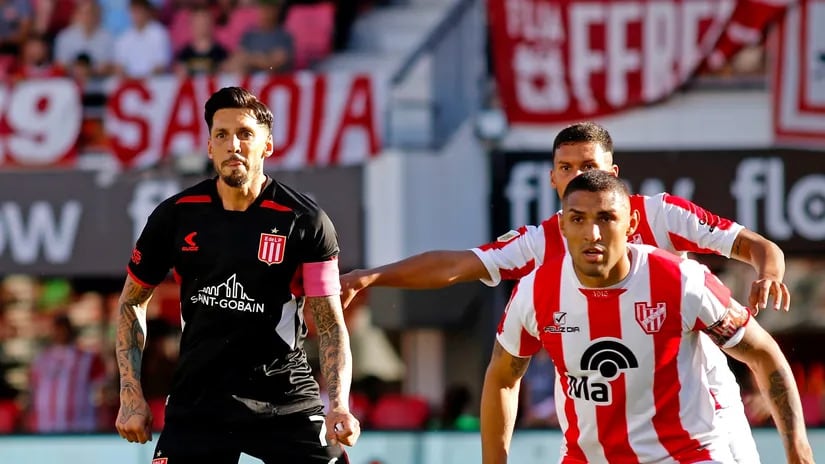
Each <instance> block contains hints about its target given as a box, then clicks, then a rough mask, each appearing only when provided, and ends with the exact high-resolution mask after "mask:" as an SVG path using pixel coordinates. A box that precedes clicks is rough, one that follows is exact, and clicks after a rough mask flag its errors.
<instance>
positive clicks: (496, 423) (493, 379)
mask: <svg viewBox="0 0 825 464" xmlns="http://www.w3.org/2000/svg"><path fill="white" fill-rule="evenodd" d="M529 363H530V358H519V357H516V356H513V355H511V354H510V353H508V352H507V351H506V350H505V349H504V348H502V346H501V344H500V343H499V342H498V341H496V342H495V345H494V346H493V354H492V356H491V358H490V364H488V365H487V373H486V374H485V375H484V388H483V390H482V392H481V456H482V462H483V464H503V463H506V462H507V455H508V453H509V450H510V439H511V438H512V437H513V428H514V427H515V425H516V412H517V411H518V394H519V385H520V383H521V382H520V381H521V378H522V377H524V373H525V372H526V371H527V365H528V364H529Z"/></svg>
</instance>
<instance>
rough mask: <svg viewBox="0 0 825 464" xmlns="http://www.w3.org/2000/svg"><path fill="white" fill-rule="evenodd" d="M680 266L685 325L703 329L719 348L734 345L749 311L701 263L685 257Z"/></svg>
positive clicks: (748, 315)
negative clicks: (683, 289)
mask: <svg viewBox="0 0 825 464" xmlns="http://www.w3.org/2000/svg"><path fill="white" fill-rule="evenodd" d="M680 267H681V269H682V279H683V282H684V286H685V292H684V298H685V302H684V305H683V308H684V312H683V315H684V316H685V319H684V323H685V326H686V328H687V329H688V330H701V331H703V332H705V333H706V334H707V335H708V336H710V338H711V340H713V341H714V343H716V344H717V345H719V346H721V347H723V348H730V347H732V346H735V345H736V344H737V343H739V341H740V340H741V339H742V337H743V336H744V334H745V326H746V325H747V323H748V321H749V320H750V311H748V309H747V308H745V307H743V306H742V305H741V304H739V302H737V301H736V300H735V299H733V297H732V296H731V291H730V289H728V288H727V287H726V286H725V284H723V283H722V281H721V280H719V278H718V277H716V276H715V275H714V274H713V273H711V272H710V270H709V269H708V268H707V267H705V266H704V265H702V264H700V263H698V262H696V261H693V260H690V259H686V260H684V261H683V262H682V263H681V264H680Z"/></svg>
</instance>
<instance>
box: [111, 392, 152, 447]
mask: <svg viewBox="0 0 825 464" xmlns="http://www.w3.org/2000/svg"><path fill="white" fill-rule="evenodd" d="M115 427H116V428H117V433H118V434H120V436H121V437H123V438H125V439H126V440H127V441H129V442H130V443H146V442H147V441H152V411H151V410H150V409H149V403H147V402H146V399H145V398H143V395H141V394H135V393H121V395H120V409H119V410H118V412H117V421H116V422H115Z"/></svg>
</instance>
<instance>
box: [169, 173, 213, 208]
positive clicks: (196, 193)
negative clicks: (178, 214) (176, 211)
mask: <svg viewBox="0 0 825 464" xmlns="http://www.w3.org/2000/svg"><path fill="white" fill-rule="evenodd" d="M213 201H215V179H205V180H203V181H201V182H198V183H197V184H195V185H192V186H191V187H187V188H186V189H184V190H181V191H180V192H179V193H176V194H175V195H172V196H171V197H169V198H167V199H166V200H164V201H163V202H161V205H168V206H174V207H188V206H191V205H203V204H209V203H212V202H213Z"/></svg>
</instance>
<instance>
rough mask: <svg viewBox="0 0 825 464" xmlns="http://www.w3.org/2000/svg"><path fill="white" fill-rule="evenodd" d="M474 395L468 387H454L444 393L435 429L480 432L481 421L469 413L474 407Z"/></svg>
mask: <svg viewBox="0 0 825 464" xmlns="http://www.w3.org/2000/svg"><path fill="white" fill-rule="evenodd" d="M473 404H474V403H473V401H472V394H471V393H470V389H469V388H467V386H466V385H452V386H450V387H449V388H447V391H445V392H444V399H443V401H442V405H441V415H440V416H439V417H438V418H437V419H436V421H435V422H434V424H433V426H434V428H438V429H444V430H468V431H472V430H478V429H479V426H480V420H479V418H478V417H477V416H474V415H473V414H471V413H470V412H469V411H470V409H471V408H472V405H473Z"/></svg>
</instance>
